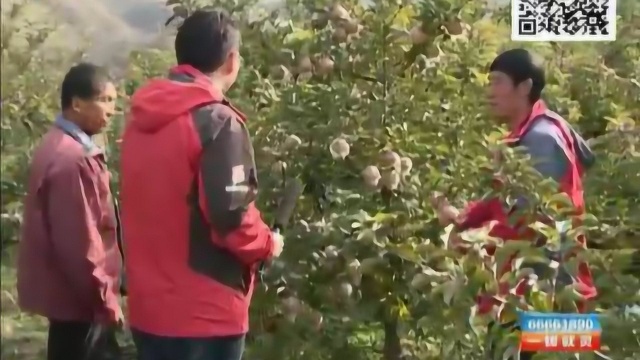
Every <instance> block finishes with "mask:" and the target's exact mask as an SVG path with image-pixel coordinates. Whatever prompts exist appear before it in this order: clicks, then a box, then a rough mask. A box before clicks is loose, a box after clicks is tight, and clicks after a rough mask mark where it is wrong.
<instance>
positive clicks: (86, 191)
mask: <svg viewBox="0 0 640 360" xmlns="http://www.w3.org/2000/svg"><path fill="white" fill-rule="evenodd" d="M47 185H48V186H47V206H46V207H47V209H46V211H47V218H48V222H49V228H50V235H51V243H52V245H53V249H52V250H53V253H54V256H55V257H56V259H57V261H58V264H59V266H60V267H61V269H62V271H63V272H64V274H65V276H66V277H67V279H68V283H69V284H70V285H71V286H73V291H74V292H75V295H76V296H77V298H78V299H79V300H80V301H81V303H82V304H86V306H87V308H89V307H90V308H91V309H92V310H93V311H94V314H95V316H96V318H97V319H98V318H99V319H104V318H106V319H107V320H110V321H115V320H116V312H115V310H116V309H118V308H119V304H118V299H117V295H115V294H116V293H117V291H115V289H114V288H113V287H114V286H115V284H112V283H111V280H109V279H110V278H109V277H108V276H107V274H106V273H105V271H104V268H103V266H104V264H105V258H106V254H105V250H104V247H103V242H102V237H101V235H100V233H99V231H98V228H97V223H96V221H97V219H98V217H99V216H100V213H99V212H100V206H99V201H100V198H99V196H98V191H97V186H98V184H97V178H96V177H94V176H92V173H91V170H89V169H88V168H87V164H85V163H84V161H81V162H79V163H77V164H75V165H72V166H68V167H66V168H65V169H62V170H61V171H58V172H56V173H55V174H53V175H52V176H51V177H50V178H49V179H48V184H47Z"/></svg>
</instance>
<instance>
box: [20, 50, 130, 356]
mask: <svg viewBox="0 0 640 360" xmlns="http://www.w3.org/2000/svg"><path fill="white" fill-rule="evenodd" d="M116 97H117V93H116V88H115V87H114V85H113V83H112V82H111V81H110V80H109V78H108V76H107V73H106V71H105V70H104V69H102V68H100V67H98V66H95V65H93V64H89V63H81V64H78V65H76V66H74V67H72V68H71V69H70V70H69V72H68V73H67V75H66V76H65V78H64V80H63V81H62V89H61V97H60V100H61V107H62V109H61V110H62V111H61V113H60V114H59V115H58V116H57V118H56V120H55V122H54V124H53V125H52V126H51V128H50V129H49V131H48V132H47V133H46V134H45V135H44V137H43V138H42V141H41V142H40V144H39V145H38V147H37V148H36V150H35V152H34V154H33V159H32V161H31V164H30V166H29V182H28V189H27V196H26V197H25V199H24V216H23V218H24V222H23V224H22V229H21V237H20V243H19V245H18V247H19V248H18V301H19V304H20V308H21V309H22V310H23V311H26V312H30V313H33V314H38V315H41V316H44V317H46V318H47V320H48V321H49V338H48V341H47V359H48V360H103V359H117V358H118V357H119V354H120V350H119V348H118V343H117V342H116V337H115V331H114V330H115V325H116V324H118V323H121V322H122V320H123V316H122V310H121V308H120V303H119V299H118V295H119V294H118V293H119V291H118V290H119V289H118V285H119V284H118V283H119V281H118V279H119V276H120V274H121V270H122V260H121V258H120V249H119V248H118V243H117V231H118V227H117V214H116V209H115V206H114V202H113V199H112V196H111V190H110V189H109V177H110V174H109V171H108V169H107V164H106V162H105V154H104V149H102V148H101V147H99V146H98V145H97V144H96V143H95V142H94V136H95V135H97V134H99V133H101V132H102V130H103V129H104V128H105V127H106V126H107V124H108V122H109V119H110V118H111V116H112V115H113V113H114V110H115V101H116Z"/></svg>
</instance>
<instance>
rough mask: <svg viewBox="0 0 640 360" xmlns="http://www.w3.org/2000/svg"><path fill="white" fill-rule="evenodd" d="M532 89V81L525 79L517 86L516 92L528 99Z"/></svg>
mask: <svg viewBox="0 0 640 360" xmlns="http://www.w3.org/2000/svg"><path fill="white" fill-rule="evenodd" d="M532 88H533V80H531V79H527V80H525V81H523V82H521V83H520V84H518V92H519V94H520V95H522V96H526V97H528V96H529V94H531V89H532Z"/></svg>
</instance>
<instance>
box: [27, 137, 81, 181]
mask: <svg viewBox="0 0 640 360" xmlns="http://www.w3.org/2000/svg"><path fill="white" fill-rule="evenodd" d="M90 157H91V154H89V153H87V151H86V149H85V148H84V147H83V146H82V144H80V143H79V142H78V141H76V140H75V139H73V138H72V137H71V136H69V135H67V134H65V133H64V132H63V131H61V130H60V129H58V128H56V127H52V128H51V130H49V131H48V132H47V133H46V134H45V135H44V137H43V138H42V141H41V142H40V144H39V146H38V148H37V149H36V151H35V152H34V156H33V160H32V165H33V166H36V167H42V168H43V169H42V170H44V172H43V173H44V174H46V175H45V176H47V177H52V176H58V175H61V174H70V173H78V172H79V171H80V169H81V168H82V166H85V165H86V163H87V160H88V159H89V158H90Z"/></svg>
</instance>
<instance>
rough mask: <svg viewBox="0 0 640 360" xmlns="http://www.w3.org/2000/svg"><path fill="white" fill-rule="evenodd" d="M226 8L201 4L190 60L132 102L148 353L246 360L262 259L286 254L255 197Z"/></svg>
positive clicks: (160, 359)
mask: <svg viewBox="0 0 640 360" xmlns="http://www.w3.org/2000/svg"><path fill="white" fill-rule="evenodd" d="M239 44H240V34H239V31H238V29H237V28H236V26H235V24H234V21H233V20H232V19H231V18H230V17H229V15H227V14H226V13H224V12H218V11H202V10H201V11H196V12H194V13H193V14H192V15H191V16H189V17H188V18H187V19H185V21H184V23H183V24H182V25H181V26H180V28H179V30H178V34H177V36H176V39H175V51H176V58H177V61H178V66H176V67H174V68H172V69H171V70H170V72H169V75H168V77H167V78H160V79H154V80H151V81H149V82H148V83H147V84H146V85H144V86H143V87H142V88H140V89H139V90H138V91H137V92H136V93H135V94H134V95H133V97H132V104H131V111H130V118H129V119H128V124H127V127H126V129H125V132H124V135H123V139H122V145H121V146H122V148H121V167H122V169H121V176H122V189H121V201H122V223H123V229H124V239H125V254H126V255H127V256H126V257H125V262H126V266H125V268H126V272H127V282H128V306H129V319H130V324H131V328H132V332H133V336H134V341H135V343H136V347H137V348H138V352H139V359H140V360H186V359H190V360H239V359H240V358H241V356H242V352H243V348H244V338H245V334H246V333H247V331H248V308H249V303H250V300H251V295H252V293H253V288H254V282H255V275H256V270H257V268H258V266H259V264H260V263H261V262H262V261H264V260H267V259H269V258H271V257H273V256H278V255H279V254H280V252H281V251H282V244H283V243H282V238H281V237H279V236H278V235H277V234H274V233H272V231H271V230H270V229H269V227H268V226H267V225H266V224H265V223H264V221H263V220H262V217H261V215H260V212H259V211H258V209H257V208H256V206H255V204H254V199H255V197H256V191H257V185H258V182H257V178H256V166H255V162H254V155H253V154H254V153H253V147H252V144H251V140H250V138H249V134H248V132H247V128H246V126H245V122H246V121H247V119H246V117H245V115H243V114H242V113H241V112H240V111H239V110H238V109H236V108H235V107H234V106H233V105H231V104H230V103H229V101H227V99H225V97H224V92H225V91H226V90H227V89H228V88H229V87H230V86H231V85H232V84H233V83H234V82H235V80H236V77H237V75H238V71H239V67H240V55H239Z"/></svg>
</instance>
